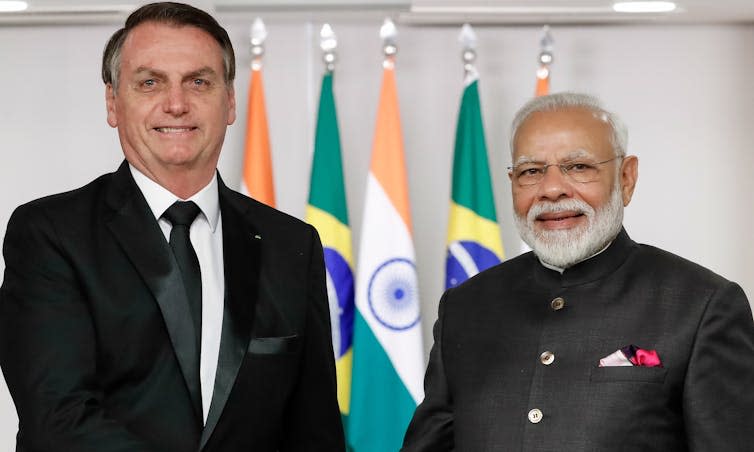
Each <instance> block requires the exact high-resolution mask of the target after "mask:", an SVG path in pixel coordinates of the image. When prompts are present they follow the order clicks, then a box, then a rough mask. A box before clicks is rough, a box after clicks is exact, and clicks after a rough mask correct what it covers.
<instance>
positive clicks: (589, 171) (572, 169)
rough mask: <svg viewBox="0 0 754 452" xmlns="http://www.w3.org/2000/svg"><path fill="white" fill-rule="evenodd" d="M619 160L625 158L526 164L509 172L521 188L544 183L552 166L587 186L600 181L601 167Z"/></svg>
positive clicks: (510, 167) (514, 167)
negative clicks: (546, 174)
mask: <svg viewBox="0 0 754 452" xmlns="http://www.w3.org/2000/svg"><path fill="white" fill-rule="evenodd" d="M617 159H623V157H621V156H617V157H613V158H611V159H608V160H604V161H602V162H589V161H582V160H574V161H571V162H566V163H549V164H543V163H536V162H526V163H521V164H519V165H516V166H509V167H508V171H510V173H511V175H512V177H513V180H514V181H515V182H516V183H517V184H518V185H519V186H521V187H530V186H532V185H537V184H539V183H540V182H542V179H544V178H545V173H547V168H549V167H551V166H557V167H558V168H560V171H561V172H562V173H563V174H564V175H565V176H568V177H569V178H570V179H571V180H573V181H574V182H579V183H582V184H586V183H588V182H594V181H596V180H598V179H599V176H600V169H599V165H604V164H605V163H609V162H612V161H613V160H617Z"/></svg>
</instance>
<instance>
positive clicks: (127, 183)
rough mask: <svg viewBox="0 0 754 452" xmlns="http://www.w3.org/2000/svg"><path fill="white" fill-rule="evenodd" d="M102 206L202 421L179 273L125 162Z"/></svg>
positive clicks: (191, 332)
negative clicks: (156, 313) (155, 308)
mask: <svg viewBox="0 0 754 452" xmlns="http://www.w3.org/2000/svg"><path fill="white" fill-rule="evenodd" d="M107 197H108V199H107V203H108V205H109V206H110V207H111V208H112V209H113V214H112V217H111V218H110V219H108V220H107V221H106V222H107V226H108V227H109V228H110V231H112V233H113V235H114V236H115V238H116V240H117V241H118V242H119V243H120V245H121V247H122V248H123V251H124V252H125V253H126V254H127V255H128V258H129V259H130V260H131V262H132V263H133V265H134V267H135V268H136V270H137V271H138V272H139V274H140V275H141V277H142V278H143V280H144V282H145V283H146V285H147V286H148V287H149V290H150V291H151V292H152V295H154V298H155V300H157V304H158V305H159V307H160V310H161V311H162V316H163V319H164V320H165V325H166V327H167V330H168V335H169V336H170V341H171V343H172V345H173V350H175V354H176V357H177V358H178V364H179V365H180V367H181V371H182V373H183V377H184V379H185V381H186V385H187V387H188V389H189V393H190V395H191V399H192V402H193V405H194V408H195V410H196V414H197V416H198V419H200V420H201V419H202V411H201V384H200V382H199V376H198V373H197V372H196V371H195V369H198V368H199V367H198V366H199V363H198V361H197V358H198V357H199V353H198V351H197V349H196V347H197V344H196V339H195V338H196V333H195V331H194V323H193V321H192V319H191V316H190V313H189V310H188V309H184V308H182V306H183V305H184V304H185V303H186V301H185V300H184V298H183V296H182V294H183V293H184V291H185V289H184V287H183V282H182V279H181V274H180V270H179V269H178V265H177V264H176V263H175V259H174V258H173V257H172V254H171V252H170V248H169V245H168V243H167V241H166V240H165V237H164V235H163V234H162V231H161V230H160V227H159V225H158V224H157V222H156V221H155V220H154V215H153V214H152V211H151V210H150V209H149V206H148V204H147V202H146V200H145V199H144V196H143V195H142V193H141V191H140V190H139V189H138V187H137V186H136V183H135V182H134V181H133V178H132V176H131V173H130V171H129V169H128V164H127V163H125V162H124V163H123V164H122V165H121V166H120V168H118V171H117V172H116V173H115V174H114V175H113V183H112V187H111V190H110V191H109V192H108V194H107Z"/></svg>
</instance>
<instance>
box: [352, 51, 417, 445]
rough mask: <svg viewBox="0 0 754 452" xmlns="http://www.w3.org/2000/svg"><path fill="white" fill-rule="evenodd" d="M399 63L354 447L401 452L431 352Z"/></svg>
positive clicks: (357, 353) (362, 337) (369, 274)
mask: <svg viewBox="0 0 754 452" xmlns="http://www.w3.org/2000/svg"><path fill="white" fill-rule="evenodd" d="M411 234H412V231H411V214H410V209H409V198H408V186H407V180H406V165H405V161H404V154H403V143H402V138H401V127H400V117H399V113H398V99H397V92H396V87H395V73H394V68H393V64H392V59H388V60H387V61H386V63H385V69H384V72H383V79H382V91H381V94H380V101H379V110H378V112H377V126H376V130H375V137H374V147H373V149H372V163H371V166H370V170H369V176H368V179H367V189H366V202H365V205H364V219H363V224H362V231H361V243H360V248H359V251H360V253H359V260H358V267H357V278H356V316H355V322H354V339H353V347H354V356H353V385H352V387H351V415H350V417H349V420H348V443H349V446H350V447H352V448H353V450H354V451H356V452H371V451H374V452H386V451H397V450H398V449H400V447H401V443H402V441H403V436H404V434H405V432H406V427H407V426H408V423H409V421H410V420H411V416H412V415H413V413H414V410H415V408H416V405H417V404H418V403H419V402H421V400H422V399H423V398H424V392H423V389H422V379H423V376H424V351H423V348H422V336H421V324H420V322H419V291H418V286H417V278H416V266H415V263H414V245H413V240H412V237H411Z"/></svg>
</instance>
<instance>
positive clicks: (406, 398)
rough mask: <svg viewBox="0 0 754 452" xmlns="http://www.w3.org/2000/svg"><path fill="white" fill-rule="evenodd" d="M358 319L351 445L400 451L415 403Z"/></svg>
mask: <svg viewBox="0 0 754 452" xmlns="http://www.w3.org/2000/svg"><path fill="white" fill-rule="evenodd" d="M355 317H356V318H355V319H354V320H355V325H354V345H353V347H354V355H353V376H352V383H351V413H350V416H349V418H348V436H347V442H348V446H349V447H351V448H352V449H353V451H354V452H386V451H397V450H398V449H400V448H401V444H403V436H404V435H405V433H406V428H407V427H408V423H409V422H410V421H411V417H412V416H413V414H414V410H415V409H416V404H415V403H414V399H413V398H412V397H411V394H409V392H408V390H407V389H406V387H405V386H404V385H403V382H402V381H401V378H400V377H399V376H398V374H397V373H396V372H395V369H394V368H393V365H392V363H391V362H390V358H388V356H387V354H386V353H385V350H384V349H383V348H382V347H381V346H380V343H379V342H378V341H377V338H376V337H375V336H374V334H373V333H372V330H371V329H370V328H369V325H367V323H366V321H365V320H364V319H363V317H362V316H361V313H359V312H358V311H357V312H356V315H355Z"/></svg>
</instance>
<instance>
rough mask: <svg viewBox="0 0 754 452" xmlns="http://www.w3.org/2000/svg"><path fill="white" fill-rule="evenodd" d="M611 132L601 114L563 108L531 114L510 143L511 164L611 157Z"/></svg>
mask: <svg viewBox="0 0 754 452" xmlns="http://www.w3.org/2000/svg"><path fill="white" fill-rule="evenodd" d="M611 134H612V129H611V125H610V122H609V120H608V118H607V115H606V114H605V113H604V112H599V111H594V110H590V109H586V108H564V109H559V110H551V111H538V112H533V113H531V114H530V115H529V116H527V117H526V119H524V120H523V122H522V123H521V125H520V126H519V128H518V130H517V131H516V135H515V137H514V139H513V142H512V144H513V149H512V150H513V155H512V157H513V164H517V163H519V162H523V161H538V162H541V161H565V160H569V159H570V160H573V159H583V158H603V157H608V156H611V155H612V153H613V151H612V147H613V146H612V144H611Z"/></svg>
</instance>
